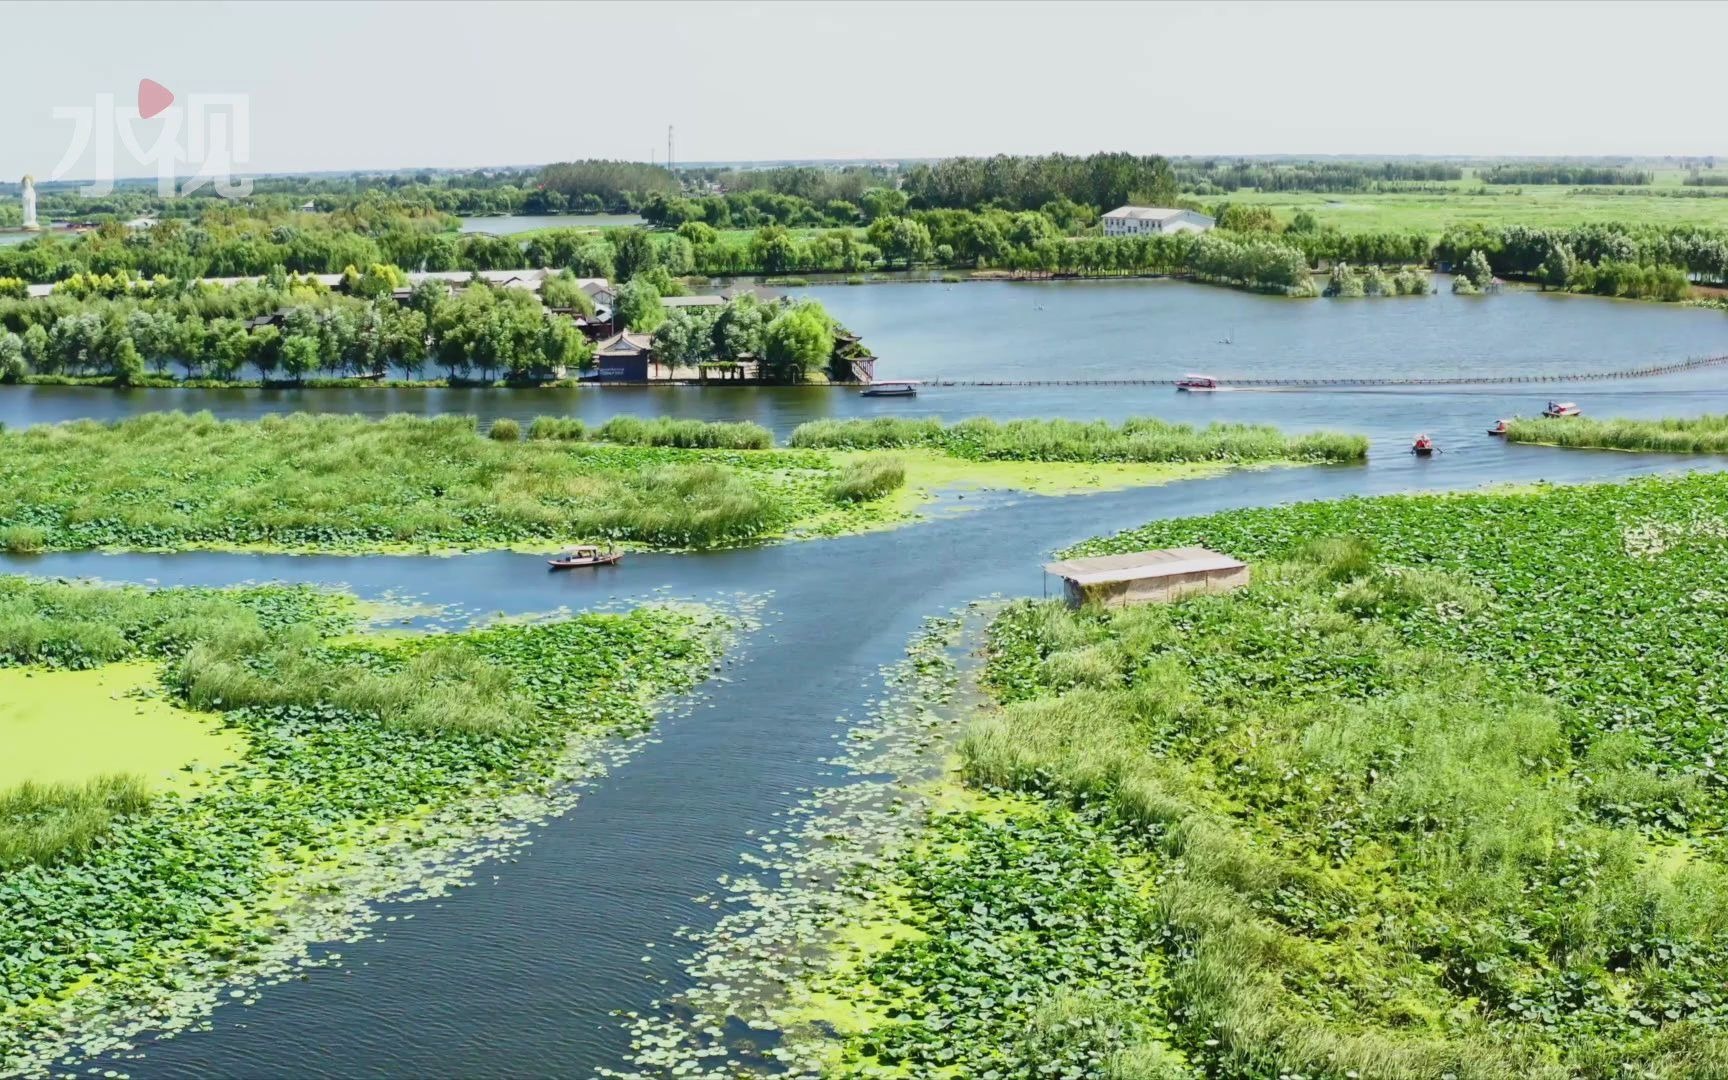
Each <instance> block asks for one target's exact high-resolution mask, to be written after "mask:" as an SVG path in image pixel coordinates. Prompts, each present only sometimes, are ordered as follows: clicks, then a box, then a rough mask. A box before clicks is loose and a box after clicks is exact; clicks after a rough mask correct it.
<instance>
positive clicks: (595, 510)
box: [0, 413, 829, 551]
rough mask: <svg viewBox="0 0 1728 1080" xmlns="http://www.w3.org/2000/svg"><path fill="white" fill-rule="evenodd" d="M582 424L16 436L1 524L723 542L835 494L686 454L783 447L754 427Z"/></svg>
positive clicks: (181, 423)
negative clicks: (529, 434)
mask: <svg viewBox="0 0 1728 1080" xmlns="http://www.w3.org/2000/svg"><path fill="white" fill-rule="evenodd" d="M502 424H503V421H499V422H498V424H495V425H494V427H493V430H494V432H499V431H500V425H502ZM550 430H551V429H550V427H549V425H543V426H542V429H541V432H542V434H543V435H545V434H548V433H549V431H550ZM572 431H573V429H572V428H571V427H569V426H568V425H563V426H561V427H560V428H559V432H560V434H559V437H557V438H545V437H543V438H531V439H529V440H527V441H525V442H523V441H517V440H516V439H515V438H510V439H507V440H502V441H500V440H496V439H488V438H484V437H482V436H481V435H480V434H478V432H477V429H476V423H475V421H474V419H473V418H472V417H439V418H436V419H423V418H419V417H410V416H393V417H389V418H387V419H384V420H368V419H365V418H362V417H345V416H308V415H291V416H271V417H266V418H264V419H262V420H258V421H219V420H216V419H215V418H214V417H212V416H210V415H209V414H198V415H195V416H188V415H185V414H179V413H154V414H148V415H145V416H139V417H134V418H131V419H127V420H122V421H118V422H116V423H112V424H101V423H94V422H89V421H77V422H73V423H68V424H60V425H55V426H43V427H35V428H30V429H28V430H25V431H8V432H5V433H0V529H4V530H7V531H6V533H5V534H4V535H5V537H6V540H7V543H8V544H9V546H12V547H15V548H34V547H47V548H53V549H68V548H91V547H134V548H137V547H144V548H173V547H180V546H223V545H250V544H259V545H268V546H274V547H288V548H312V549H318V550H335V551H344V550H353V551H363V550H377V549H379V548H389V547H391V546H394V545H399V544H402V545H422V544H424V545H436V546H443V547H478V546H500V545H504V544H511V543H516V542H528V541H537V542H544V543H562V542H567V541H575V540H582V539H596V540H598V539H621V540H636V541H641V542H645V543H676V544H678V545H680V546H711V545H715V544H722V543H735V542H739V541H743V540H748V539H750V538H753V537H756V536H759V535H761V534H762V533H765V532H768V531H770V530H772V529H774V528H777V527H779V526H781V525H783V524H784V523H786V522H788V521H790V520H792V519H794V518H795V517H797V515H798V514H800V513H801V512H805V511H809V512H815V511H816V509H817V504H819V503H820V502H821V501H822V497H821V491H820V482H819V481H816V480H813V481H811V482H810V483H809V484H806V485H804V486H805V487H808V488H810V490H809V491H808V492H805V491H804V490H803V489H802V488H800V487H798V486H796V485H792V484H789V483H787V482H786V480H787V477H786V476H785V475H783V473H784V471H785V470H795V469H798V470H814V471H820V470H822V469H824V468H827V467H828V466H829V463H827V462H825V461H814V460H810V459H809V458H808V457H805V458H800V457H799V456H798V455H790V454H787V455H778V456H774V457H771V458H766V457H765V458H763V459H760V460H755V459H752V460H743V459H740V458H737V457H729V458H724V459H719V460H716V459H715V458H711V457H705V456H703V455H701V454H700V453H698V452H696V451H686V450H682V449H678V448H677V447H679V446H684V445H690V446H701V447H727V448H736V447H749V448H761V447H765V446H767V445H768V444H769V441H770V440H769V437H768V433H767V432H766V431H765V430H764V429H762V428H760V427H757V426H756V425H753V424H702V423H698V422H684V421H664V422H663V421H639V420H634V419H629V420H617V421H613V422H612V423H610V424H608V425H606V427H605V428H604V429H602V433H601V434H602V435H603V436H604V437H606V438H608V439H612V440H616V441H619V442H628V443H630V444H631V445H627V446H609V445H604V444H593V443H587V442H583V443H579V444H575V445H572V444H571V443H569V442H565V441H562V440H563V439H564V438H567V437H568V435H570V434H571V433H572ZM799 500H804V501H805V502H807V503H808V504H809V505H808V506H805V505H803V504H801V503H800V502H799Z"/></svg>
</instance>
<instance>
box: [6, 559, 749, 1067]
mask: <svg viewBox="0 0 1728 1080" xmlns="http://www.w3.org/2000/svg"><path fill="white" fill-rule="evenodd" d="M354 612H355V606H354V605H353V604H352V602H351V601H348V600H346V599H345V598H343V597H341V596H339V595H336V594H330V593H323V592H318V591H314V590H310V589H305V588H285V587H255V588H245V589H239V590H233V591H214V590H199V589H163V590H147V589H141V588H132V587H126V588H107V587H100V586H94V585H73V584H63V583H50V582H32V581H28V580H25V579H21V578H3V577H0V665H6V666H18V665H29V666H33V667H35V668H38V669H53V668H99V667H100V666H102V665H105V664H109V663H114V662H119V661H126V662H130V663H138V662H144V661H150V662H155V663H158V664H159V665H160V666H161V672H162V675H161V684H160V689H159V691H158V692H159V693H160V694H162V695H165V696H167V697H168V698H170V699H172V700H173V701H175V702H177V703H179V704H181V705H183V706H185V707H188V708H193V709H197V710H199V711H202V712H205V713H208V714H214V715H216V716H217V717H219V719H220V722H221V723H222V724H223V725H225V726H226V727H228V728H230V729H232V730H233V731H235V732H236V733H238V735H239V736H241V737H242V738H243V740H244V746H245V749H244V752H242V753H241V754H240V755H239V756H238V760H237V761H235V762H233V763H231V764H227V765H224V766H221V767H220V768H218V769H216V770H214V771H213V772H212V773H211V775H210V776H209V777H208V778H207V779H206V780H205V781H204V782H203V783H202V784H200V785H199V786H198V788H197V789H196V790H195V791H193V792H189V793H182V792H176V791H173V790H166V791H154V792H153V791H151V790H149V789H148V788H147V787H146V786H145V785H144V784H143V783H142V782H140V781H137V780H136V779H135V778H129V777H126V776H124V775H119V776H112V775H105V776H102V777H98V778H93V779H92V780H90V781H89V782H88V783H85V784H77V783H65V784H55V785H23V786H20V787H18V788H16V789H14V790H10V791H6V792H0V1073H3V1074H6V1075H13V1074H16V1073H33V1072H36V1071H41V1070H43V1069H45V1068H46V1065H47V1063H48V1062H50V1061H53V1060H55V1059H56V1058H57V1057H58V1056H59V1055H60V1054H61V1053H63V1052H64V1051H65V1050H66V1049H67V1048H68V1047H69V1046H71V1045H74V1040H80V1039H84V1038H86V1037H106V1036H91V1035H90V1033H92V1032H103V1031H109V1030H113V1029H116V1028H117V1029H119V1030H122V1031H124V1030H127V1029H128V1025H144V1026H153V1027H158V1028H166V1029H168V1030H170V1031H172V1030H175V1029H177V1028H179V1027H183V1026H185V1024H186V1023H187V1022H188V1021H189V1017H188V1016H187V1015H186V1014H187V1013H188V1012H189V1011H190V1012H191V1013H193V1014H194V1015H195V1014H196V1013H197V1012H198V1011H200V1008H199V1006H198V1005H197V1004H196V998H195V991H197V990H198V988H201V987H202V988H204V989H206V990H208V989H209V988H211V987H214V986H216V985H219V984H222V983H225V982H230V981H231V980H237V981H239V983H240V985H242V986H244V985H246V983H247V981H248V980H249V979H251V978H254V977H256V976H258V975H260V974H269V972H270V971H271V969H272V966H273V965H274V966H275V967H277V968H280V967H281V966H283V965H291V964H293V963H294V962H295V960H296V957H297V955H298V950H297V948H296V945H297V943H300V942H304V941H309V940H327V939H328V938H329V937H336V936H340V935H341V934H342V933H343V931H344V926H343V924H342V922H341V921H340V919H337V921H335V922H332V921H331V919H332V918H333V917H334V916H332V914H331V913H332V911H334V912H336V914H337V915H340V916H342V917H350V916H353V917H358V916H357V915H356V913H355V912H354V909H353V906H352V905H356V904H361V903H363V902H364V900H365V899H366V898H367V897H368V896H376V895H380V894H382V893H384V892H392V893H394V892H399V891H401V890H402V889H403V888H405V887H408V886H414V887H421V886H423V885H424V884H425V882H424V881H423V880H422V879H419V878H416V877H415V876H414V875H415V873H416V872H417V869H418V868H422V867H425V866H427V865H429V864H435V863H437V862H438V860H439V859H440V858H441V857H445V858H448V857H454V855H455V854H457V853H460V852H462V851H466V850H470V847H468V845H473V844H474V843H475V842H476V841H477V839H479V838H481V837H486V838H491V839H496V836H497V834H496V832H495V831H494V830H495V829H497V828H499V827H502V826H503V825H504V824H505V823H508V822H512V821H515V820H516V819H518V818H519V817H520V815H521V814H522V813H523V812H524V810H525V809H527V808H528V807H540V808H541V812H547V811H546V808H547V807H555V806H557V805H558V804H557V803H556V802H555V801H547V800H555V799H556V798H559V797H567V796H562V795H560V794H559V793H562V792H565V791H567V790H569V785H568V783H567V781H569V780H571V779H573V778H579V777H581V776H583V775H587V774H589V773H591V772H593V771H597V770H599V769H601V768H603V767H604V760H605V757H606V753H607V751H606V750H605V747H607V746H609V745H622V744H617V743H616V740H615V739H614V738H613V737H616V736H625V735H632V734H636V733H639V732H641V731H643V730H645V729H646V728H647V727H648V726H649V724H650V723H651V721H652V715H653V714H652V711H651V709H652V707H653V704H654V702H655V700H656V699H658V698H660V697H662V696H663V695H666V694H669V693H674V692H678V691H681V690H684V689H686V688H688V687H690V686H691V685H693V683H694V682H695V681H696V680H697V679H699V678H701V677H703V676H704V675H705V674H706V672H707V670H708V669H709V668H710V667H711V665H712V664H713V663H714V662H715V660H716V659H717V657H718V654H719V650H720V647H721V643H722V638H723V636H724V634H725V632H726V627H727V626H728V624H729V623H728V620H727V619H725V618H723V617H721V616H719V615H717V614H714V613H712V612H707V611H704V610H702V609H681V608H680V609H675V608H670V607H650V608H639V609H636V610H633V611H630V612H628V613H625V614H589V615H581V616H578V617H574V618H567V619H561V620H556V621H548V622H540V623H533V624H525V625H498V626H493V627H486V628H479V629H471V630H466V631H462V632H454V633H425V634H409V635H396V636H390V637H379V636H374V635H368V634H364V633H354V630H355V625H354V623H355V614H354ZM120 707H124V703H122V705H121V706H120ZM66 752H68V753H75V752H76V750H75V749H74V748H69V749H68V750H67V751H66ZM537 800H539V801H537ZM553 812H555V811H553ZM297 935H299V936H298V937H297ZM236 993H238V992H236ZM189 994H190V995H194V996H192V997H189V996H188V995H189ZM82 1045H85V1046H86V1048H88V1045H89V1044H87V1043H84V1044H82Z"/></svg>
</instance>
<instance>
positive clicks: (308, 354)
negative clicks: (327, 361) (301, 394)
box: [282, 334, 319, 382]
mask: <svg viewBox="0 0 1728 1080" xmlns="http://www.w3.org/2000/svg"><path fill="white" fill-rule="evenodd" d="M318 355H319V354H318V339H317V338H315V337H308V336H306V335H304V334H290V335H288V337H286V338H284V339H283V341H282V370H283V371H285V372H287V374H288V377H289V378H291V379H293V380H294V381H296V382H300V381H302V380H304V379H305V378H306V375H307V373H308V372H311V371H315V370H316V369H317V367H318Z"/></svg>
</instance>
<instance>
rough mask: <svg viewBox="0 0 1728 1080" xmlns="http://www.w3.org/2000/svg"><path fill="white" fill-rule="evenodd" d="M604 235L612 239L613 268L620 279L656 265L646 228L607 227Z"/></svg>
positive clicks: (654, 253) (656, 255)
mask: <svg viewBox="0 0 1728 1080" xmlns="http://www.w3.org/2000/svg"><path fill="white" fill-rule="evenodd" d="M606 236H607V239H609V240H611V241H612V265H613V268H614V270H615V271H616V273H617V275H618V277H619V278H621V279H622V280H624V281H629V280H630V279H631V278H633V277H635V276H636V275H637V274H640V273H641V272H642V271H644V270H649V269H652V268H653V267H654V266H656V265H658V254H657V252H656V251H655V249H654V241H653V239H652V238H651V237H650V236H649V235H648V231H647V230H646V229H609V230H607V232H606ZM577 272H578V273H581V271H577Z"/></svg>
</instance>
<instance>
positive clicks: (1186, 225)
mask: <svg viewBox="0 0 1728 1080" xmlns="http://www.w3.org/2000/svg"><path fill="white" fill-rule="evenodd" d="M1103 221H1104V235H1105V236H1140V235H1143V234H1146V233H1178V232H1205V231H1206V230H1208V229H1210V228H1212V226H1214V225H1216V224H1218V223H1217V222H1216V221H1214V220H1213V219H1211V218H1209V217H1207V216H1206V215H1205V214H1202V213H1200V212H1199V211H1197V210H1172V209H1169V208H1167V207H1162V206H1118V207H1117V208H1116V209H1114V210H1112V211H1110V212H1109V213H1108V214H1105V215H1104V218H1103Z"/></svg>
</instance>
